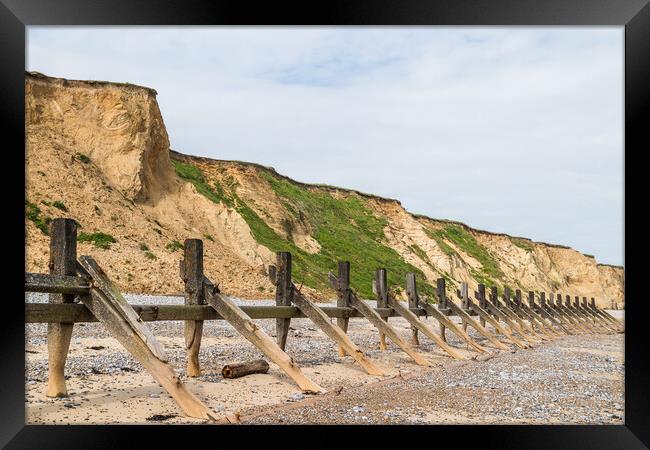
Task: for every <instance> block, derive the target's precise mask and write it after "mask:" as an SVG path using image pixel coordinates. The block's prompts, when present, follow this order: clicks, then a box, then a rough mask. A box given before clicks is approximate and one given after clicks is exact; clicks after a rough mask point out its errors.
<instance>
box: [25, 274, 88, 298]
mask: <svg viewBox="0 0 650 450" xmlns="http://www.w3.org/2000/svg"><path fill="white" fill-rule="evenodd" d="M25 292H46V293H49V294H70V295H82V294H87V293H89V292H90V285H89V284H88V282H87V281H86V280H84V279H83V278H79V277H72V276H68V275H52V274H46V273H30V272H25Z"/></svg>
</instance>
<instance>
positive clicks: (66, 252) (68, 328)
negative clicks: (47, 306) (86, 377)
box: [46, 219, 77, 397]
mask: <svg viewBox="0 0 650 450" xmlns="http://www.w3.org/2000/svg"><path fill="white" fill-rule="evenodd" d="M76 268H77V222H75V221H74V220H73V219H54V220H53V221H52V224H51V225H50V274H53V275H75V274H76ZM74 297H75V296H74V295H70V294H50V295H49V300H48V301H49V303H73V301H74ZM72 328H73V324H72V323H48V324H47V355H48V380H47V391H46V395H47V396H48V397H67V396H68V391H67V389H66V386H65V374H64V369H65V361H66V358H67V356H68V349H69V348H70V339H71V338H72Z"/></svg>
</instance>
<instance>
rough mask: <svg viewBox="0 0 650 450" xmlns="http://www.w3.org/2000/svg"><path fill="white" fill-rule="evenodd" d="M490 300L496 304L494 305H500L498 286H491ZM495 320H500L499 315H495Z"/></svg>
mask: <svg viewBox="0 0 650 450" xmlns="http://www.w3.org/2000/svg"><path fill="white" fill-rule="evenodd" d="M490 302H491V303H492V304H493V305H494V307H495V308H496V307H498V304H499V291H498V290H497V287H496V286H492V287H491V288H490ZM494 320H496V321H497V322H498V321H499V317H498V316H497V315H494Z"/></svg>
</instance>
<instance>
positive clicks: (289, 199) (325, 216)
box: [172, 160, 434, 298]
mask: <svg viewBox="0 0 650 450" xmlns="http://www.w3.org/2000/svg"><path fill="white" fill-rule="evenodd" d="M172 161H173V164H174V167H175V168H176V172H177V173H178V175H179V176H180V177H181V178H184V179H186V180H188V181H190V182H191V183H193V184H194V186H196V188H197V190H198V191H199V192H200V193H201V194H203V195H205V196H206V197H207V198H209V199H210V200H212V201H214V202H224V203H226V204H228V205H230V206H232V207H234V208H235V209H236V210H237V211H238V212H239V214H241V216H242V217H243V218H244V220H245V221H246V223H247V224H248V226H249V227H250V229H251V232H252V233H253V236H254V237H255V240H256V241H257V242H259V243H260V244H262V245H264V246H265V247H267V248H268V249H269V250H271V251H273V252H278V251H287V252H291V255H292V258H293V279H294V280H295V282H296V283H297V284H298V285H299V284H300V283H304V285H305V286H309V287H312V288H315V289H318V290H321V291H323V290H326V289H329V288H330V287H329V283H328V282H327V273H328V272H329V271H332V272H333V273H335V274H336V273H337V261H339V260H347V261H350V264H351V271H350V272H351V273H350V283H351V285H352V288H353V289H355V290H356V291H357V292H358V293H359V294H360V295H361V296H362V297H364V298H374V297H375V296H374V294H373V292H372V280H373V278H374V274H375V269H377V268H379V267H385V268H386V269H387V270H388V282H389V285H394V286H395V285H396V286H404V284H405V282H406V281H405V277H406V273H407V272H416V273H417V274H418V275H419V277H418V278H419V280H423V278H424V276H423V274H422V272H421V271H420V270H418V269H417V268H416V267H414V266H412V265H410V264H408V263H407V262H406V261H404V260H403V259H402V257H401V256H400V255H399V254H398V253H397V252H396V251H395V250H393V249H392V248H390V247H388V246H386V245H384V244H383V243H382V242H383V240H384V239H385V238H384V233H383V228H384V226H385V225H386V221H385V220H383V219H380V218H378V217H376V216H375V215H373V214H372V212H371V211H370V210H369V209H368V208H366V207H365V205H364V204H363V202H362V201H361V200H360V199H358V198H356V197H349V198H347V199H342V200H339V199H335V198H334V197H332V196H331V195H329V194H327V193H323V192H317V191H310V190H308V189H306V188H303V187H299V186H297V185H294V184H293V183H290V182H289V181H287V180H284V179H281V178H278V177H275V176H273V175H271V174H269V173H266V172H262V173H261V174H262V176H263V177H264V178H265V179H266V181H268V182H269V184H270V185H271V188H272V189H273V191H274V192H275V193H276V194H277V195H278V196H279V197H280V199H281V202H282V204H283V205H284V207H285V209H286V211H287V212H288V213H289V214H291V215H293V216H294V217H295V218H296V219H297V220H307V221H309V223H310V225H311V228H312V229H313V230H314V233H313V235H314V236H313V237H314V238H315V239H316V240H317V241H318V243H319V244H320V245H321V249H320V251H319V252H318V253H315V254H310V253H308V252H305V251H304V250H302V249H301V248H300V247H298V246H297V245H295V244H294V243H293V242H292V241H291V240H287V239H285V238H283V237H282V236H280V235H278V234H277V233H276V232H275V231H274V230H273V229H272V228H271V227H270V226H268V224H267V223H266V222H265V221H264V220H263V219H262V218H261V217H260V216H259V215H258V214H257V213H256V212H255V211H254V210H253V209H252V208H250V206H248V205H247V204H246V203H245V202H244V201H243V200H242V199H241V198H239V197H238V196H237V194H236V192H235V190H234V188H233V186H232V185H231V186H228V187H227V188H225V189H224V188H223V187H221V186H220V185H219V184H216V183H213V186H214V187H211V186H210V184H209V182H208V181H207V180H206V179H205V177H204V176H203V174H202V173H201V171H200V170H199V169H198V168H197V167H195V166H193V165H191V164H186V163H182V162H180V161H175V160H172ZM288 234H289V235H291V233H288ZM418 287H419V291H420V292H421V293H422V294H425V295H429V296H430V297H433V291H434V290H433V287H432V286H430V285H428V284H425V283H423V282H422V281H420V284H419V286H418Z"/></svg>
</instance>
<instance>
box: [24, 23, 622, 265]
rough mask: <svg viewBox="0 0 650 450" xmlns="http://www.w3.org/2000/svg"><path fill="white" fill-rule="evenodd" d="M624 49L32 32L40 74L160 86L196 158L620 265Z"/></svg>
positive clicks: (424, 32)
mask: <svg viewBox="0 0 650 450" xmlns="http://www.w3.org/2000/svg"><path fill="white" fill-rule="evenodd" d="M622 45H623V31H622V28H579V29H571V28H560V27H558V28H484V29H481V28H466V27H464V28H436V27H417V28H389V27H375V28H362V27H351V28H333V27H321V28H309V27H304V28H297V29H285V28H279V27H262V28H252V27H229V28H224V27H221V28H218V27H199V28H197V27H185V28H183V27H175V28H169V27H154V28H133V27H113V28H97V27H92V28H90V27H29V29H28V59H27V61H28V62H27V65H28V70H38V71H41V72H43V73H45V74H47V75H52V76H62V77H67V78H76V79H104V80H111V81H128V82H131V83H137V84H143V85H146V86H151V87H154V88H155V89H156V90H157V91H158V93H159V96H158V100H159V102H160V106H161V110H162V113H163V116H164V119H165V122H166V125H167V128H168V131H169V135H170V139H171V144H172V148H174V149H178V150H179V151H182V152H185V153H191V154H198V155H204V156H209V157H214V158H220V159H239V160H247V161H254V162H258V163H261V164H266V165H271V166H273V167H275V168H276V169H277V170H278V171H280V172H281V173H284V174H286V175H288V176H290V177H292V178H295V179H298V180H301V181H306V182H319V183H328V184H335V185H340V186H346V187H351V188H356V189H359V190H362V191H366V192H372V193H376V194H379V195H384V196H387V197H391V198H398V199H400V200H401V201H402V203H403V204H404V206H405V207H407V208H408V209H409V210H411V211H413V212H418V213H423V214H427V215H430V216H432V217H445V218H450V219H456V220H461V221H464V222H466V223H468V224H469V225H471V226H475V227H477V228H482V229H488V230H493V231H502V232H507V233H511V234H516V235H521V236H528V237H531V238H533V239H537V240H543V241H548V242H556V243H560V244H565V245H571V246H573V247H574V248H576V249H578V250H580V251H584V252H586V253H591V254H595V255H596V257H597V258H598V259H599V260H600V261H604V262H609V263H615V264H617V263H622V260H623V254H622V248H623V247H622V246H623V238H622V236H623V230H622V226H623V223H622V216H623V214H622V209H623V203H622V201H623V185H622V183H623V150H622V147H623V144H622V141H623V137H622V130H623V110H622V106H623V97H622V95H623V81H622V75H623V54H622V49H623V47H622ZM346 166H347V167H346Z"/></svg>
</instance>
